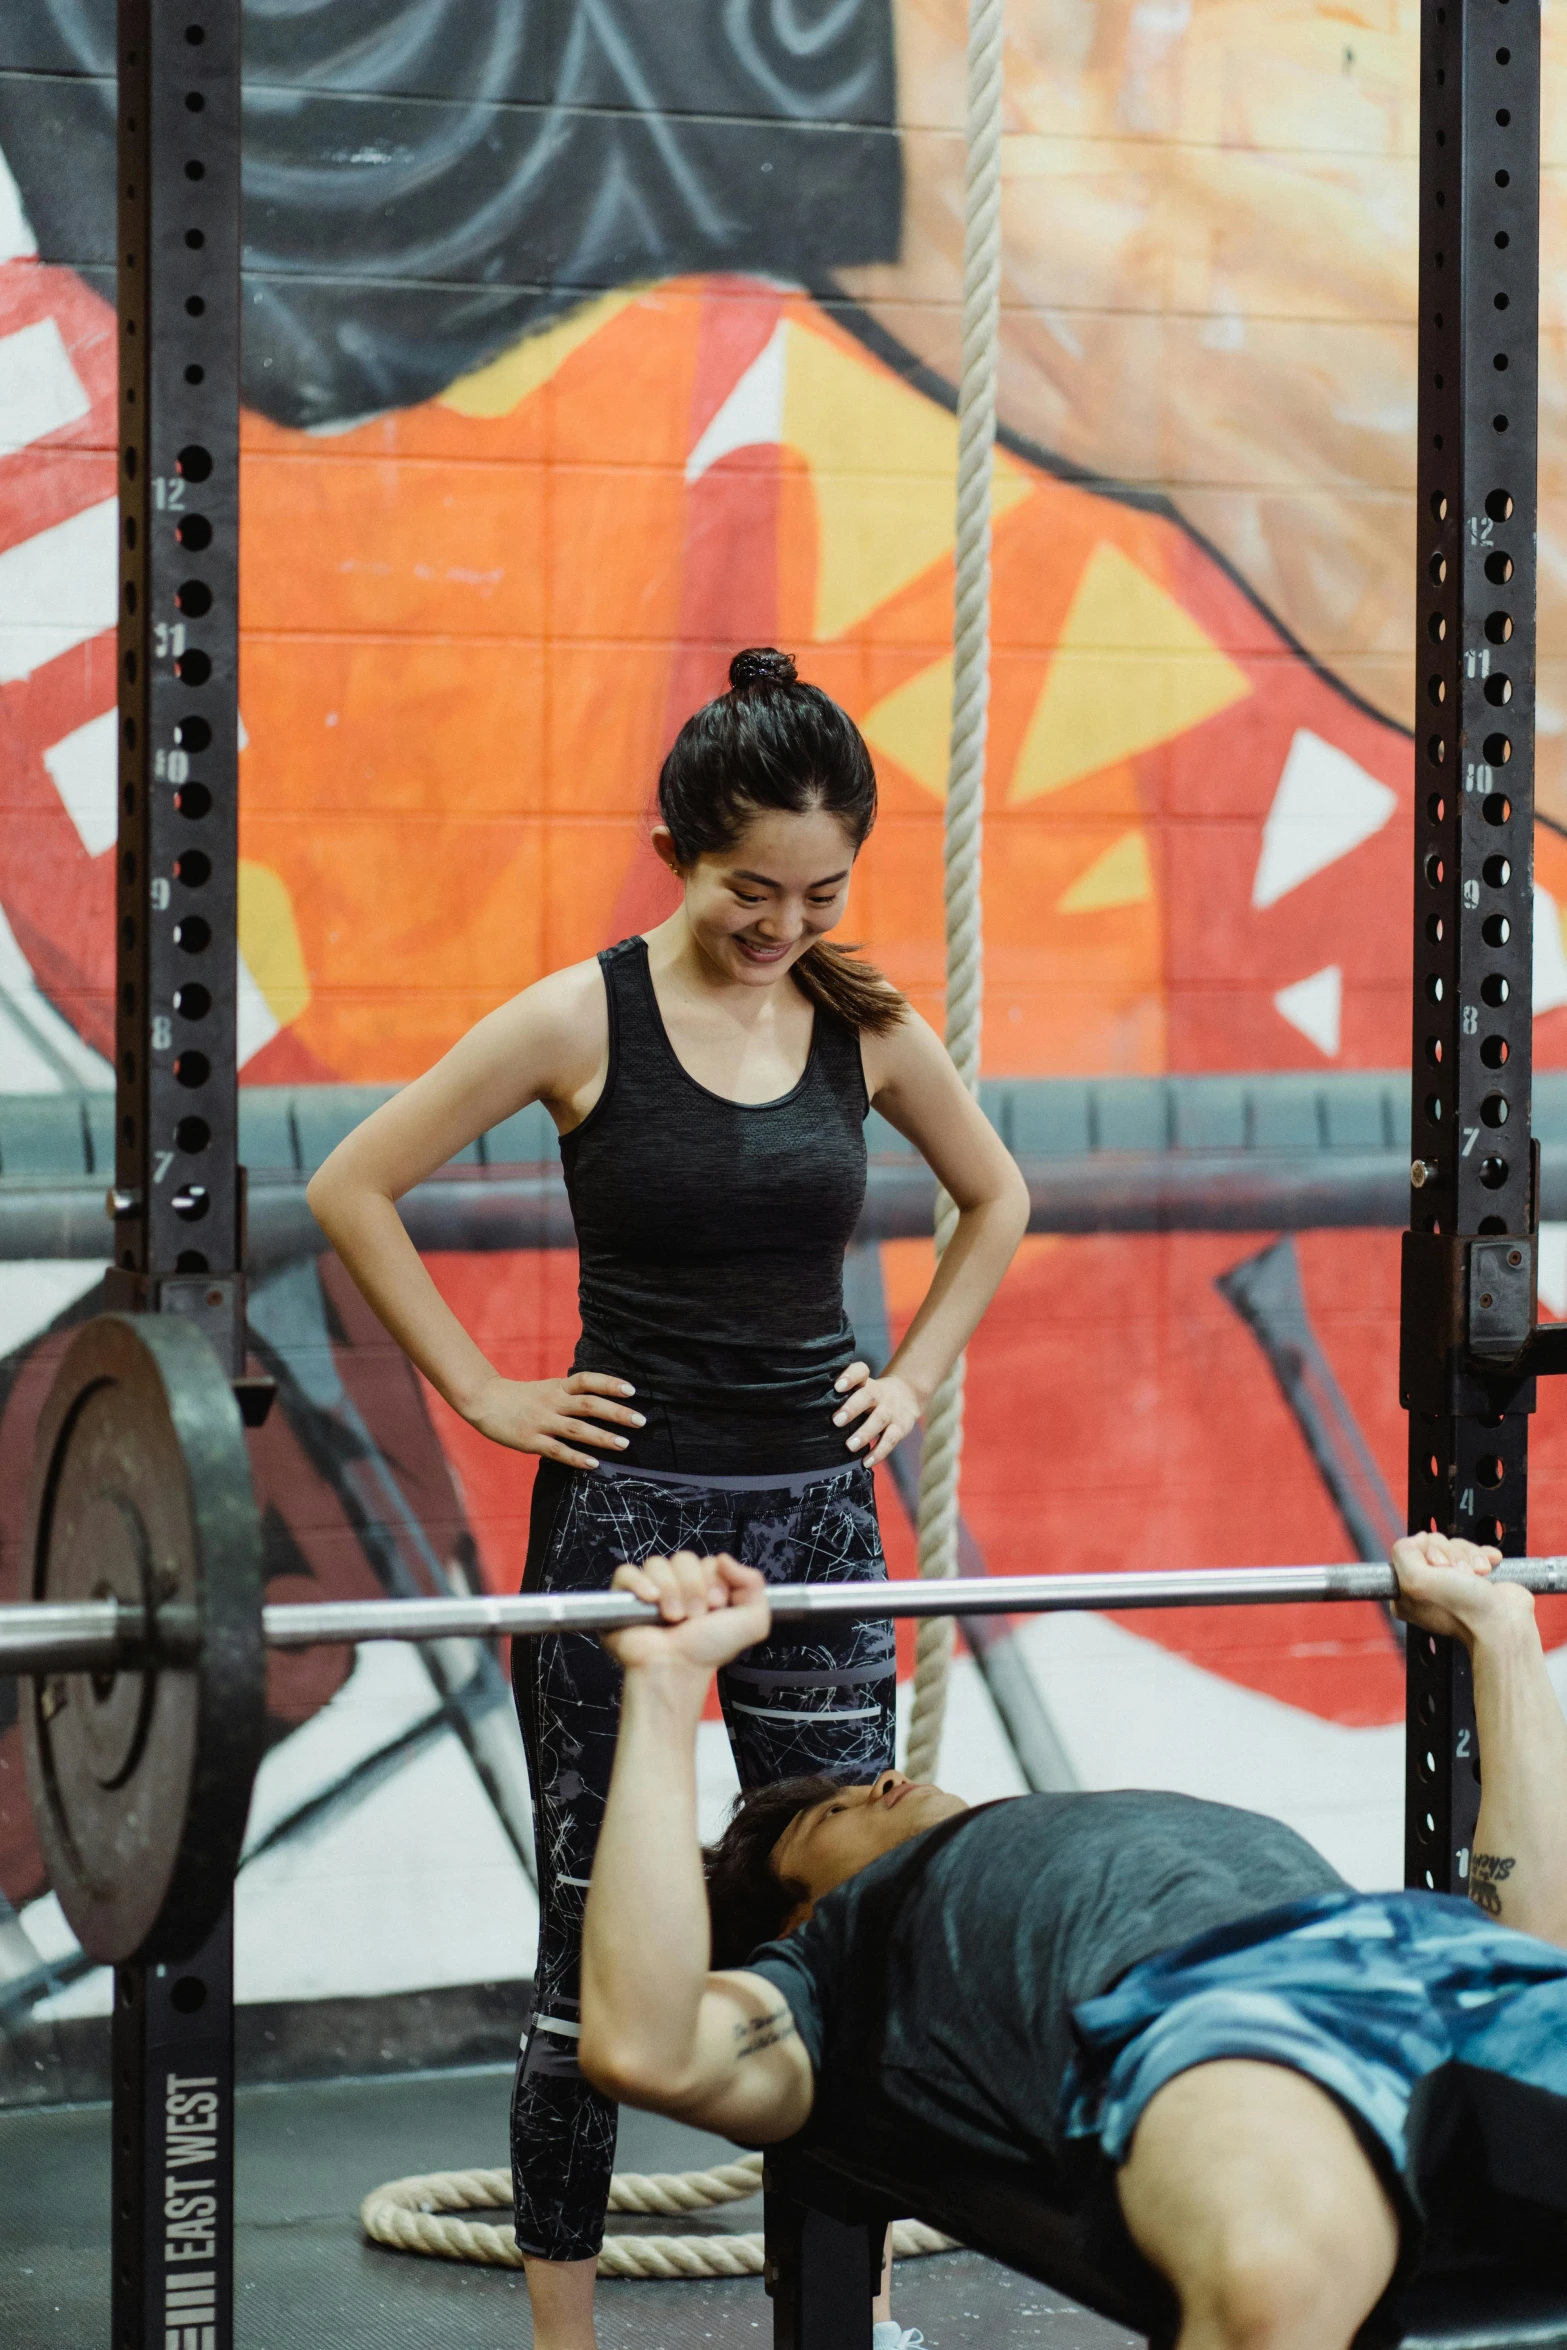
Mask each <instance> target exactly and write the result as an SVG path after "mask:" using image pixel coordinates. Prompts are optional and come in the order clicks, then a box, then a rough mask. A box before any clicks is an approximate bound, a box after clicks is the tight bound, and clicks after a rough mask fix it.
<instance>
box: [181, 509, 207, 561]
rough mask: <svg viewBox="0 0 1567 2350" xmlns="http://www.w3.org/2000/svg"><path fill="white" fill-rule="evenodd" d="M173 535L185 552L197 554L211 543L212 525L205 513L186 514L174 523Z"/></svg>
mask: <svg viewBox="0 0 1567 2350" xmlns="http://www.w3.org/2000/svg"><path fill="white" fill-rule="evenodd" d="M174 536H175V537H176V539H178V541H179V543H180V545H181V546H182V547H183V548H184V549H185V551H186V553H187V554H190V555H199V554H200V553H201V552H202V549H203V548H204V547H210V546H211V544H212V525H211V523H210V522H209V521H208V520H207V517H206V516H205V514H187V515H185V516H184V518H183V519H182V520H181V521H179V522H177V523H176V524H175V525H174Z"/></svg>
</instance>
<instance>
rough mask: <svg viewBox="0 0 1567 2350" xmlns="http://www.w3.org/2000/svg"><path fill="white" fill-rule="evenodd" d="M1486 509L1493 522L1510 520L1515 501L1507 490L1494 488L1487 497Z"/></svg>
mask: <svg viewBox="0 0 1567 2350" xmlns="http://www.w3.org/2000/svg"><path fill="white" fill-rule="evenodd" d="M1485 510H1486V512H1487V514H1489V515H1490V517H1491V520H1492V521H1493V522H1510V521H1511V520H1512V515H1513V501H1512V499H1511V497H1510V496H1509V495H1508V493H1507V491H1506V490H1492V491H1491V492H1490V493H1489V495H1488V496H1487V498H1486V501H1485Z"/></svg>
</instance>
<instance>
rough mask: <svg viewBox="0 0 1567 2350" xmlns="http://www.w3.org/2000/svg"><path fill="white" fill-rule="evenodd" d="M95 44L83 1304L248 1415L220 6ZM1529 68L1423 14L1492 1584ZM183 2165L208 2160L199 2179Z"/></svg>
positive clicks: (216, 2051)
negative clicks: (112, 1065)
mask: <svg viewBox="0 0 1567 2350" xmlns="http://www.w3.org/2000/svg"><path fill="white" fill-rule="evenodd" d="M1259 5H1261V0H1259ZM117 41H118V72H119V102H118V189H119V198H118V206H119V208H118V232H119V242H118V303H119V334H120V434H121V448H120V477H119V490H120V512H121V550H120V562H121V578H120V608H119V630H120V635H119V724H120V750H119V759H120V767H119V793H120V798H119V811H120V814H119V824H120V831H119V844H118V900H117V970H116V1020H117V1027H116V1083H117V1096H116V1129H117V1146H116V1148H117V1155H116V1180H115V1188H114V1193H113V1201H112V1205H113V1212H114V1217H115V1248H114V1267H113V1270H112V1272H111V1274H110V1276H109V1294H108V1302H109V1304H110V1305H111V1306H113V1307H118V1308H121V1309H129V1310H133V1311H138V1312H146V1313H156V1314H180V1315H184V1316H188V1317H191V1318H193V1319H194V1320H196V1321H197V1322H198V1324H199V1325H200V1326H201V1327H202V1328H203V1329H204V1330H205V1332H206V1334H207V1335H208V1337H210V1338H211V1339H212V1340H213V1342H214V1344H215V1346H216V1348H217V1351H218V1355H219V1358H220V1360H221V1361H222V1362H223V1363H224V1364H225V1365H226V1366H227V1368H228V1370H229V1372H230V1374H231V1375H232V1376H233V1377H235V1378H236V1379H238V1378H240V1377H241V1376H242V1374H243V1370H244V1331H245V1311H244V1275H243V1264H244V1197H243V1171H242V1170H241V1169H240V1167H239V1165H238V1156H237V1127H236V1117H235V1105H236V1076H235V1070H236V1053H235V1034H236V1027H235V1020H236V997H235V953H236V932H237V921H236V882H237V845H238V844H237V807H236V790H237V746H238V718H239V714H238V702H237V642H238V571H237V555H238V516H239V501H238V399H239V366H238V342H239V316H240V274H239V263H240V238H239V189H240V167H239V155H240V107H239V76H240V5H239V0H119V5H118V33H117ZM1539 59H1540V35H1539V8H1538V0H1440V4H1439V0H1423V8H1422V23H1421V64H1420V125H1421V129H1420V295H1419V302H1420V309H1419V354H1418V366H1419V423H1418V435H1419V486H1418V510H1417V604H1416V610H1417V648H1418V672H1419V683H1418V708H1419V723H1418V725H1417V728H1416V740H1415V744H1414V752H1413V756H1414V765H1415V776H1416V794H1415V810H1414V858H1415V867H1414V896H1415V945H1414V1023H1413V1038H1412V1065H1413V1076H1414V1089H1413V1138H1412V1149H1411V1186H1412V1189H1411V1214H1410V1225H1411V1229H1410V1231H1409V1232H1408V1233H1407V1234H1406V1236H1405V1244H1404V1274H1403V1293H1402V1313H1401V1378H1400V1385H1401V1395H1402V1400H1403V1402H1404V1403H1405V1405H1406V1407H1407V1408H1408V1410H1409V1414H1410V1420H1409V1439H1410V1457H1409V1523H1410V1525H1411V1526H1412V1527H1424V1526H1427V1525H1433V1524H1434V1525H1436V1526H1437V1527H1439V1528H1442V1529H1444V1530H1450V1531H1453V1532H1456V1533H1462V1534H1469V1535H1472V1536H1474V1537H1475V1538H1476V1539H1479V1540H1496V1541H1499V1542H1500V1544H1501V1546H1502V1548H1503V1549H1504V1550H1505V1551H1507V1552H1508V1553H1509V1554H1513V1555H1522V1554H1523V1553H1524V1551H1525V1547H1526V1494H1527V1463H1528V1414H1529V1412H1530V1411H1531V1410H1532V1408H1533V1404H1534V1380H1535V1376H1536V1374H1537V1373H1538V1372H1540V1371H1547V1370H1553V1369H1558V1368H1567V1352H1564V1351H1562V1350H1561V1346H1560V1341H1559V1340H1558V1339H1557V1338H1556V1336H1555V1334H1554V1333H1545V1334H1542V1333H1540V1332H1538V1331H1537V1330H1536V1328H1535V1318H1534V1315H1535V1309H1534V1290H1535V1233H1536V1227H1537V1219H1538V1179H1537V1166H1536V1158H1537V1154H1536V1152H1535V1149H1534V1147H1533V1145H1532V1142H1531V1137H1530V1060H1531V1015H1530V975H1531V964H1532V868H1533V851H1532V836H1533V718H1534V634H1535V619H1534V613H1535V530H1536V478H1535V477H1536V462H1537V444H1536V374H1537V353H1536V341H1537V311H1538V218H1539V205H1538V171H1539ZM1407 1678H1408V1719H1407V1748H1406V1751H1407V1758H1408V1759H1407V1783H1406V1798H1407V1800H1406V1822H1407V1828H1406V1876H1407V1878H1408V1881H1409V1882H1411V1883H1413V1884H1417V1885H1424V1886H1428V1887H1432V1888H1435V1889H1438V1890H1444V1891H1461V1890H1462V1889H1463V1887H1464V1884H1465V1880H1466V1877H1467V1874H1468V1867H1469V1857H1470V1847H1471V1840H1472V1836H1473V1830H1474V1823H1475V1818H1476V1815H1477V1810H1478V1798H1479V1788H1478V1783H1477V1781H1476V1779H1475V1775H1474V1769H1473V1757H1474V1744H1475V1741H1474V1720H1473V1707H1472V1697H1471V1692H1470V1687H1469V1679H1468V1672H1467V1667H1466V1664H1465V1660H1464V1659H1463V1657H1462V1654H1461V1653H1460V1652H1457V1651H1455V1650H1454V1649H1453V1648H1452V1647H1451V1645H1450V1644H1449V1643H1446V1642H1443V1641H1431V1640H1429V1639H1427V1638H1426V1637H1425V1636H1424V1635H1418V1636H1412V1637H1411V1639H1410V1641H1409V1644H1408V1650H1407ZM231 1972H232V1965H231V1937H230V1932H229V1927H228V1924H227V1923H226V1922H225V1924H224V1925H222V1926H221V1927H220V1928H219V1930H218V1931H217V1933H216V1934H215V1935H214V1936H213V1937H212V1939H211V1940H210V1941H209V1943H208V1944H207V1946H206V1947H205V1949H204V1950H203V1951H201V1952H200V1953H198V1954H197V1955H196V1956H195V1957H194V1958H193V1959H190V1960H187V1961H185V1962H183V1963H182V1965H181V1966H180V1968H179V1969H178V1970H177V1980H176V1973H175V1970H172V1969H168V1970H165V1969H161V1968H157V1967H148V1966H142V1965H129V1966H123V1967H121V1968H120V1969H119V1970H118V1971H117V1977H116V1989H115V2013H114V2218H113V2227H114V2254H113V2295H114V2316H113V2339H114V2342H115V2345H116V2350H144V2346H145V2345H147V2344H149V2343H158V2344H160V2345H162V2344H167V2345H170V2346H173V2350H229V2345H230V2344H231V2342H232V2307H233V2290H232V2234H233V2211H232V2091H233V2053H232V2051H233V2024H232V1988H231ZM176 1992H177V1993H178V1995H179V1996H178V1999H176V1996H175V1994H176ZM192 2101H194V2102H192ZM198 2125H199V2126H198ZM175 2153H178V2155H179V2158H180V2159H179V2163H178V2164H177V2165H176V2166H175V2167H174V2168H172V2169H171V2167H170V2165H171V2160H172V2158H173V2155H174V2154H175ZM187 2155H192V2156H196V2157H199V2160H197V2161H196V2167H195V2168H194V2169H193V2168H192V2167H191V2164H190V2163H189V2162H187V2161H186V2156H187ZM181 2179H183V2180H184V2182H185V2185H184V2187H183V2189H180V2188H179V2187H178V2182H179V2181H180V2180H181ZM170 2181H174V2182H175V2185H174V2186H173V2187H171V2186H170V2184H169V2182H170ZM203 2199H205V2200H203ZM176 2205H178V2206H179V2209H180V2213H181V2215H182V2216H178V2217H173V2218H171V2216H170V2214H171V2211H173V2210H174V2208H175V2206H176ZM193 2214H194V2216H193Z"/></svg>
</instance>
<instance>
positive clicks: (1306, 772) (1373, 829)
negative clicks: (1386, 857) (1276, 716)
mask: <svg viewBox="0 0 1567 2350" xmlns="http://www.w3.org/2000/svg"><path fill="white" fill-rule="evenodd" d="M1397 806H1398V799H1397V796H1396V794H1394V793H1393V792H1391V791H1389V789H1388V787H1387V785H1386V784H1385V783H1378V781H1377V779H1376V777H1375V776H1374V775H1368V774H1367V773H1366V771H1365V769H1364V767H1362V766H1360V765H1359V763H1358V762H1357V761H1356V760H1354V759H1352V758H1351V757H1350V756H1349V754H1348V752H1347V751H1340V750H1337V749H1335V747H1334V745H1333V744H1332V743H1327V742H1324V741H1323V739H1322V737H1321V735H1320V734H1313V733H1312V731H1311V729H1310V727H1309V726H1302V727H1301V728H1299V729H1298V731H1297V733H1296V735H1295V739H1294V741H1293V742H1292V743H1291V744H1290V747H1289V755H1288V757H1287V758H1286V759H1285V761H1284V769H1283V773H1282V774H1281V775H1280V777H1279V786H1278V790H1277V791H1276V792H1275V793H1274V795H1273V805H1272V807H1271V808H1270V809H1269V810H1268V814H1267V819H1266V821H1265V823H1264V825H1263V828H1262V854H1261V855H1260V857H1259V858H1258V859H1257V872H1256V877H1255V879H1254V880H1253V882H1252V885H1251V902H1252V904H1253V905H1254V906H1257V907H1262V906H1274V905H1277V904H1278V901H1279V899H1280V898H1282V897H1287V896H1288V895H1289V892H1290V891H1291V890H1292V889H1298V888H1299V887H1300V885H1301V883H1302V882H1303V881H1309V880H1310V879H1311V876H1312V875H1313V874H1314V873H1321V872H1323V871H1325V869H1326V868H1327V867H1328V866H1329V865H1336V864H1337V863H1338V860H1339V859H1340V857H1347V856H1348V855H1349V853H1350V851H1351V849H1358V848H1359V847H1360V846H1361V845H1362V843H1363V842H1365V841H1368V840H1370V839H1371V838H1372V837H1373V835H1374V834H1376V833H1379V832H1380V831H1381V829H1382V827H1383V825H1384V824H1386V822H1387V821H1388V818H1389V817H1390V816H1391V815H1392V813H1393V810H1394V809H1395V808H1396V807H1397Z"/></svg>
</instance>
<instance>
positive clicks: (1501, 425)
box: [1491, 416, 1507, 432]
mask: <svg viewBox="0 0 1567 2350" xmlns="http://www.w3.org/2000/svg"><path fill="white" fill-rule="evenodd" d="M1491 430H1492V431H1493V432H1505V431H1506V430H1507V419H1506V417H1505V416H1493V417H1492V419H1491Z"/></svg>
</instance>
